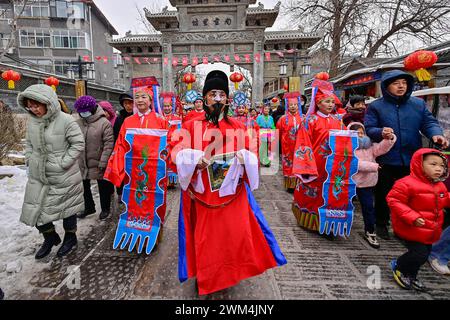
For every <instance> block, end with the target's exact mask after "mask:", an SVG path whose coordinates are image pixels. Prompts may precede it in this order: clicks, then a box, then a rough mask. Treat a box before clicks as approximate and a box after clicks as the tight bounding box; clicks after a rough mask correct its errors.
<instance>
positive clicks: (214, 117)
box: [205, 102, 228, 126]
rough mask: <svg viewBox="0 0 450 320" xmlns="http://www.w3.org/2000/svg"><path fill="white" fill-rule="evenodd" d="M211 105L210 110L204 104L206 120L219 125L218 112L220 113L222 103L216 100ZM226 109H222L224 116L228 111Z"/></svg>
mask: <svg viewBox="0 0 450 320" xmlns="http://www.w3.org/2000/svg"><path fill="white" fill-rule="evenodd" d="M211 106H212V107H213V108H214V110H213V111H210V110H209V108H208V107H207V106H205V112H206V120H208V121H211V122H212V123H214V124H215V125H216V126H218V125H219V117H220V114H221V113H222V108H223V106H224V105H223V104H222V103H219V102H217V103H215V104H213V105H211ZM227 109H228V108H227V107H225V108H224V109H223V113H224V118H225V117H226V114H227V112H228V110H227Z"/></svg>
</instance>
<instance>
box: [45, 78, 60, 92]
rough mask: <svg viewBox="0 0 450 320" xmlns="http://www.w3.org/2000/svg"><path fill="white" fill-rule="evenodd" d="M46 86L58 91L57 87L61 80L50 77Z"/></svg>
mask: <svg viewBox="0 0 450 320" xmlns="http://www.w3.org/2000/svg"><path fill="white" fill-rule="evenodd" d="M45 84H46V85H48V86H50V87H52V89H53V90H55V91H56V87H57V86H58V85H59V80H58V79H57V78H55V77H48V78H47V79H45Z"/></svg>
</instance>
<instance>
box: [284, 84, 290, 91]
mask: <svg viewBox="0 0 450 320" xmlns="http://www.w3.org/2000/svg"><path fill="white" fill-rule="evenodd" d="M283 90H284V91H288V90H289V86H288V85H287V83H285V84H284V85H283Z"/></svg>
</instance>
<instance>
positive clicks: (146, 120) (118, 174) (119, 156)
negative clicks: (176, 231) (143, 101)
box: [104, 112, 169, 222]
mask: <svg viewBox="0 0 450 320" xmlns="http://www.w3.org/2000/svg"><path fill="white" fill-rule="evenodd" d="M136 128H145V129H165V130H167V129H169V126H168V122H167V121H166V120H165V119H164V118H163V117H162V116H161V115H159V114H158V113H156V112H150V113H148V114H146V115H144V116H143V119H142V121H141V118H140V117H139V114H137V113H136V114H134V115H132V116H130V117H128V118H126V119H125V121H124V122H123V124H122V127H121V128H120V132H119V137H118V138H117V141H116V144H115V146H114V150H113V152H112V154H111V157H110V158H109V161H108V167H107V168H106V170H105V175H104V179H106V180H109V181H110V182H111V183H112V184H114V185H115V186H116V187H120V185H121V184H122V181H123V180H124V179H125V177H127V175H126V174H125V154H126V153H127V152H128V151H129V150H130V145H129V144H128V142H127V141H126V140H125V135H126V132H127V129H136ZM155 148H158V146H155ZM124 182H125V184H126V183H128V182H127V181H124ZM164 195H166V193H164ZM157 213H158V215H159V217H160V218H161V221H162V222H164V217H165V215H166V200H165V199H164V205H163V206H161V207H159V209H158V211H157Z"/></svg>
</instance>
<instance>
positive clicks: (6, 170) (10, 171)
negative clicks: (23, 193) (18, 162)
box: [0, 166, 25, 199]
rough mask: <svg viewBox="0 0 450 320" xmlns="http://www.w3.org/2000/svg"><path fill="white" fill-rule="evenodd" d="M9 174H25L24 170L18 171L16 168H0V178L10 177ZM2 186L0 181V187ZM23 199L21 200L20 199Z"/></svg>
mask: <svg viewBox="0 0 450 320" xmlns="http://www.w3.org/2000/svg"><path fill="white" fill-rule="evenodd" d="M11 174H13V175H14V174H17V175H21V174H25V170H22V169H20V168H19V167H16V166H0V176H1V175H11ZM2 184H3V181H0V185H2ZM22 199H23V198H22Z"/></svg>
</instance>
